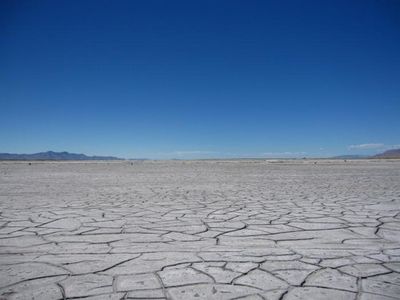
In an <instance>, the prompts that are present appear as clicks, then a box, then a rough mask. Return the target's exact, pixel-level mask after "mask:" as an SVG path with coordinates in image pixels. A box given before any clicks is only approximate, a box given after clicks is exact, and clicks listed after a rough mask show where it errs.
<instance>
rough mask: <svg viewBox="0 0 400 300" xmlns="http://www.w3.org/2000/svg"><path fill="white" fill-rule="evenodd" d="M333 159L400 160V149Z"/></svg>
mask: <svg viewBox="0 0 400 300" xmlns="http://www.w3.org/2000/svg"><path fill="white" fill-rule="evenodd" d="M332 158H335V159H363V158H400V149H391V150H387V151H385V152H383V153H379V154H376V155H372V156H368V155H340V156H334V157H332Z"/></svg>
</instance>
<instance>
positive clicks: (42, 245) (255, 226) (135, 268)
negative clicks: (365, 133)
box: [0, 160, 400, 300]
mask: <svg viewBox="0 0 400 300" xmlns="http://www.w3.org/2000/svg"><path fill="white" fill-rule="evenodd" d="M0 204H1V215H0V226H1V227H0V298H1V299H81V298H82V299H287V300H288V299H335V300H339V299H363V300H367V299H381V300H385V299H387V300H389V299H400V161H387V160H360V161H351V162H350V161H349V162H346V163H345V162H343V161H318V162H317V163H316V164H315V163H314V162H313V161H308V160H307V161H284V162H276V161H275V162H274V161H171V162H161V161H157V162H152V161H145V162H133V163H131V162H127V161H124V162H112V163H111V162H110V163H108V162H90V163H82V162H79V163H78V162H70V163H39V162H32V164H31V165H29V164H28V163H27V162H21V163H15V162H3V163H0Z"/></svg>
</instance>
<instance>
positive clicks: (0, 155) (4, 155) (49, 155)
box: [0, 151, 122, 160]
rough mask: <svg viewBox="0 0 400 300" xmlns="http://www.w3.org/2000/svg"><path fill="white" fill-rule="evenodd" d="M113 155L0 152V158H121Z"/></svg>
mask: <svg viewBox="0 0 400 300" xmlns="http://www.w3.org/2000/svg"><path fill="white" fill-rule="evenodd" d="M121 159H122V158H118V157H114V156H87V155H85V154H76V153H69V152H65V151H64V152H54V151H47V152H39V153H34V154H12V153H0V160H121Z"/></svg>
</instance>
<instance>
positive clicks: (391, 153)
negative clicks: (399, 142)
mask: <svg viewBox="0 0 400 300" xmlns="http://www.w3.org/2000/svg"><path fill="white" fill-rule="evenodd" d="M374 158H400V149H392V150H387V151H385V152H383V153H380V154H377V155H375V156H374Z"/></svg>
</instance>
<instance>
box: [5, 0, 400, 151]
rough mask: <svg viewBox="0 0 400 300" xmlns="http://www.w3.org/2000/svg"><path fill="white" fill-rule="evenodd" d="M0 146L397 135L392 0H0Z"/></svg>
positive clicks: (303, 142) (207, 144) (182, 147)
mask: <svg viewBox="0 0 400 300" xmlns="http://www.w3.org/2000/svg"><path fill="white" fill-rule="evenodd" d="M0 39H1V40H0V104H1V105H0V152H16V153H32V152H39V151H46V150H55V151H63V150H66V151H70V152H84V153H86V154H99V155H106V154H107V155H117V156H121V157H128V158H134V157H149V158H172V157H176V158H193V157H229V156H237V157H243V156H253V157H262V156H325V155H335V154H346V153H347V154H350V153H374V152H379V151H381V150H384V149H388V148H391V147H395V146H396V145H399V144H400V1H397V0H374V1H372V0H359V1H355V0H354V1H352V0H344V1H340V0H331V1H321V0H315V1H308V0H304V1H300V0H292V1H290V0H287V1H244V0H243V1H231V0H230V1H215V0H210V1H151V0H150V1H147V0H146V1H111V0H110V1H99V0H96V1H94V0H93V1H70V0H69V1H14V0H12V1H6V0H5V1H1V2H0Z"/></svg>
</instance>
